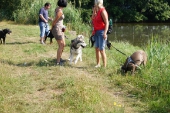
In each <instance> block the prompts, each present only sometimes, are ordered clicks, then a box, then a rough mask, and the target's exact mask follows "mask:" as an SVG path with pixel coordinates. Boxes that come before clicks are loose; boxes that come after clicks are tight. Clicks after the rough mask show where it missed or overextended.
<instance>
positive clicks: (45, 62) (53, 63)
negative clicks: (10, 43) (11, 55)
mask: <svg viewBox="0 0 170 113" xmlns="http://www.w3.org/2000/svg"><path fill="white" fill-rule="evenodd" d="M0 63H3V64H7V65H14V66H18V67H31V66H37V67H43V66H46V67H49V66H56V59H41V60H39V61H38V62H36V61H30V62H27V61H26V62H22V63H14V62H13V61H11V60H5V59H0ZM61 66H68V61H67V60H63V62H62V65H61Z"/></svg>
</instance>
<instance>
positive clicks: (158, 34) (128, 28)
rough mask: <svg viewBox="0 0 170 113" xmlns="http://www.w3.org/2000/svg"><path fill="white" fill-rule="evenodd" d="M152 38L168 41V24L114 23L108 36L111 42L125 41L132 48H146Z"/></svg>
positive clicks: (169, 33)
mask: <svg viewBox="0 0 170 113" xmlns="http://www.w3.org/2000/svg"><path fill="white" fill-rule="evenodd" d="M152 37H153V38H159V39H161V40H167V39H168V40H170V23H140V24H134V23H130V24H129V23H128V24H124V23H123V24H122V23H114V24H113V31H112V33H111V34H109V35H108V38H109V40H111V41H126V42H129V43H131V44H133V45H134V46H146V45H147V44H148V42H149V40H150V39H151V38H152Z"/></svg>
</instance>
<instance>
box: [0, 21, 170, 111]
mask: <svg viewBox="0 0 170 113" xmlns="http://www.w3.org/2000/svg"><path fill="white" fill-rule="evenodd" d="M0 27H1V28H10V29H11V30H12V34H11V35H7V38H6V45H0V50H1V52H0V67H1V68H0V112H1V113H18V112H20V113H22V112H23V113H30V112H32V113H85V112H87V113H89V112H93V113H140V112H150V113H152V112H153V113H166V112H167V111H168V110H169V108H168V105H169V103H170V101H169V100H170V99H169V93H170V92H169V80H170V79H169V78H170V77H169V68H170V67H169V65H168V64H169V63H170V60H169V58H170V56H169V53H170V49H169V48H170V47H169V45H168V44H167V45H166V44H160V43H159V42H157V41H154V40H151V44H150V45H149V46H148V47H146V48H145V51H146V52H147V54H148V62H147V66H146V68H143V67H142V70H138V71H137V72H136V73H135V76H131V75H130V74H129V73H128V74H127V76H122V75H121V73H120V66H121V65H122V64H123V62H124V61H125V59H126V57H125V56H124V55H122V54H121V53H119V52H118V51H116V50H115V49H114V48H111V50H107V49H106V54H107V58H108V65H107V67H106V68H99V69H96V68H94V66H95V64H96V61H95V51H94V48H90V47H89V45H88V47H86V48H84V49H83V61H82V62H80V61H79V62H78V63H77V64H76V65H74V64H72V65H70V64H69V62H66V64H65V65H64V66H55V59H56V51H57V48H58V47H57V43H56V41H55V39H53V42H54V43H53V44H52V45H50V44H49V39H47V44H46V45H41V44H40V43H39V27H38V26H34V25H17V24H14V23H13V22H0ZM66 35H67V37H69V39H66V47H65V49H64V52H63V56H62V58H63V59H68V58H69V49H70V47H69V44H70V41H71V39H73V38H75V37H76V36H75V35H73V34H71V33H70V32H69V31H68V30H67V31H66ZM85 40H86V42H87V43H88V37H85ZM112 44H113V45H114V46H115V47H117V48H118V49H120V50H121V51H123V52H125V53H126V54H127V55H130V54H132V52H134V51H136V50H138V49H141V48H140V47H134V46H132V45H131V44H129V43H127V42H116V41H115V42H112ZM160 53H161V54H160Z"/></svg>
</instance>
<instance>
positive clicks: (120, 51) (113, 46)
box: [111, 45, 128, 57]
mask: <svg viewBox="0 0 170 113" xmlns="http://www.w3.org/2000/svg"><path fill="white" fill-rule="evenodd" d="M111 47H113V48H115V47H114V46H112V45H111ZM115 49H116V50H117V51H119V52H120V53H122V54H123V55H125V56H126V57H128V56H127V55H126V54H125V53H123V52H121V51H120V50H119V49H117V48H115Z"/></svg>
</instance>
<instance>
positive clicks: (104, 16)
mask: <svg viewBox="0 0 170 113" xmlns="http://www.w3.org/2000/svg"><path fill="white" fill-rule="evenodd" d="M101 15H102V18H103V21H104V23H105V29H104V35H103V38H104V39H106V38H107V31H108V26H109V22H108V14H107V12H106V10H103V11H102V12H101Z"/></svg>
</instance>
